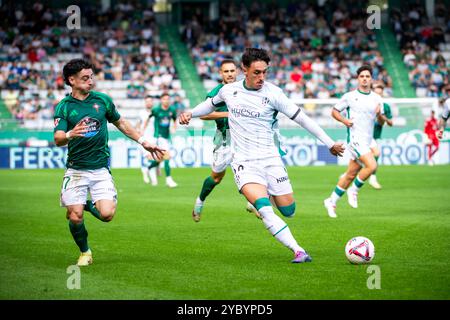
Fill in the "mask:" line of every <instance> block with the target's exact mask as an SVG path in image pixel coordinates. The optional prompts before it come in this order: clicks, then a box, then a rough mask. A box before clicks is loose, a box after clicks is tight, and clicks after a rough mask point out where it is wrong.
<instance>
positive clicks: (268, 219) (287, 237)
mask: <svg viewBox="0 0 450 320" xmlns="http://www.w3.org/2000/svg"><path fill="white" fill-rule="evenodd" d="M258 212H259V213H260V214H261V216H262V217H263V219H262V220H263V223H264V226H265V227H266V229H267V230H269V232H270V233H271V234H272V235H273V236H274V237H275V238H276V239H277V240H278V241H279V242H281V243H282V244H283V245H285V246H286V247H288V248H289V249H291V250H292V251H293V252H294V253H295V252H297V251H305V250H304V249H303V248H302V247H300V246H299V245H298V243H297V241H296V240H295V239H294V236H293V235H292V233H291V231H290V230H289V227H288V226H287V224H286V223H285V222H284V221H283V220H282V219H281V218H280V217H278V216H277V215H276V214H275V212H274V211H273V208H272V207H269V206H264V207H262V208H261V209H259V210H258Z"/></svg>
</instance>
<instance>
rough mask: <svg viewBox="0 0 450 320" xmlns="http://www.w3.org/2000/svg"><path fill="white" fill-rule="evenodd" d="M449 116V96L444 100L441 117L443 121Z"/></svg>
mask: <svg viewBox="0 0 450 320" xmlns="http://www.w3.org/2000/svg"><path fill="white" fill-rule="evenodd" d="M449 117H450V98H448V99H447V100H445V102H444V111H442V119H444V120H445V121H447V120H448V118H449Z"/></svg>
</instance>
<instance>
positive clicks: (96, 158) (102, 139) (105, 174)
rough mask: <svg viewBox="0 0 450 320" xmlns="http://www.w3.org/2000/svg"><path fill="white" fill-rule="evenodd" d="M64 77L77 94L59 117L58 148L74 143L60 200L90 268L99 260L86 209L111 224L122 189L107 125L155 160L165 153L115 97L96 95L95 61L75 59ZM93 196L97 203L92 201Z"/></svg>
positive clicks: (61, 104) (56, 119) (62, 103)
mask: <svg viewBox="0 0 450 320" xmlns="http://www.w3.org/2000/svg"><path fill="white" fill-rule="evenodd" d="M63 75H64V81H65V82H66V84H67V85H69V86H71V87H72V92H71V94H70V95H68V96H67V97H66V98H64V99H63V100H61V101H60V102H59V103H58V105H57V106H56V108H55V114H54V122H55V129H54V140H55V143H56V145H57V146H65V145H67V144H68V149H69V150H68V155H67V163H66V166H67V170H66V172H65V174H64V178H63V182H62V187H61V197H60V201H61V206H64V207H66V209H67V219H69V229H70V232H71V234H72V237H73V239H74V241H75V243H76V244H77V246H78V247H79V249H80V252H81V254H80V257H79V258H78V262H77V265H79V266H87V265H89V264H91V263H92V261H93V260H92V252H91V250H90V248H89V245H88V241H87V238H88V233H87V230H86V227H85V224H84V219H83V210H87V211H89V212H91V213H92V215H93V216H94V217H96V218H97V219H99V220H101V221H104V222H109V221H111V220H112V218H113V217H114V214H115V211H116V204H117V191H116V188H115V186H114V182H113V178H112V176H111V173H110V170H109V157H110V154H109V148H108V129H107V123H108V122H110V123H113V124H114V125H115V126H116V127H117V128H118V129H119V130H120V131H122V132H123V133H124V134H125V135H126V136H128V137H129V138H130V139H133V140H135V141H137V142H139V143H140V144H141V145H142V146H143V147H144V148H145V149H146V150H147V151H149V152H150V153H151V154H152V156H153V157H155V158H161V157H162V155H163V151H164V149H161V148H158V147H157V146H155V145H152V144H151V143H150V142H148V141H146V140H145V139H144V138H143V137H142V136H141V135H140V134H139V133H138V132H137V131H136V130H135V129H134V128H133V127H132V126H131V124H130V123H129V122H128V121H126V120H125V119H123V118H122V117H121V116H120V114H119V113H118V112H117V110H116V107H115V105H114V103H113V102H112V100H111V98H110V97H109V96H107V95H106V94H103V93H100V92H96V91H91V89H92V88H93V85H94V80H93V76H94V74H93V66H92V65H91V64H90V63H88V62H86V61H84V60H81V59H75V60H71V61H70V62H68V63H67V64H66V65H65V66H64V68H63ZM88 193H89V194H90V198H91V200H88V201H86V200H87V197H88Z"/></svg>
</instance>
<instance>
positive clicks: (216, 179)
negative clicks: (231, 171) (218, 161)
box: [213, 176, 223, 184]
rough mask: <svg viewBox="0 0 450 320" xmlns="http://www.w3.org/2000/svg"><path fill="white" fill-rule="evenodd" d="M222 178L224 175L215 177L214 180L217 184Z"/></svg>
mask: <svg viewBox="0 0 450 320" xmlns="http://www.w3.org/2000/svg"><path fill="white" fill-rule="evenodd" d="M222 179H223V176H221V177H213V180H214V182H215V184H219V183H221V182H222Z"/></svg>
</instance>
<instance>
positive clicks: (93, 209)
mask: <svg viewBox="0 0 450 320" xmlns="http://www.w3.org/2000/svg"><path fill="white" fill-rule="evenodd" d="M84 210H85V211H88V212H90V213H92V215H93V216H94V217H96V218H97V219H98V220H100V221H105V220H103V218H102V216H101V214H100V211H98V210H97V208H96V207H95V205H94V204H93V203H92V201H91V200H87V201H86V204H85V205H84Z"/></svg>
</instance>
